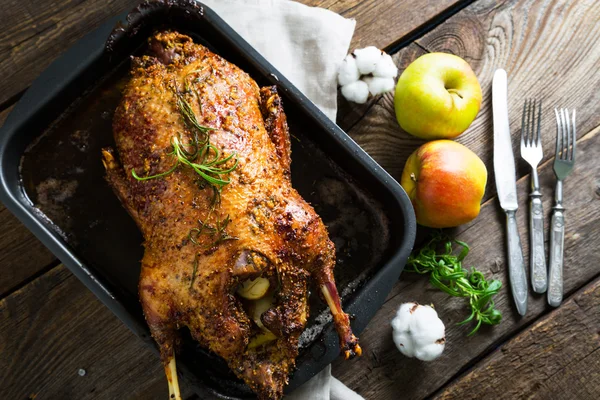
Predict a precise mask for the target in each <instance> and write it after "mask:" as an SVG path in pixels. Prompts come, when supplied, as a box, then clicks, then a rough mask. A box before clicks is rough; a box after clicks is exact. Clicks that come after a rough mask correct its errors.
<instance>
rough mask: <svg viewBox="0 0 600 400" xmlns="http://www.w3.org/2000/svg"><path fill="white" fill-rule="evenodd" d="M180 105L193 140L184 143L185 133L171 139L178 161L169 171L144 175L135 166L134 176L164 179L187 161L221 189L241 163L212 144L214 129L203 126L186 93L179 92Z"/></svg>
mask: <svg viewBox="0 0 600 400" xmlns="http://www.w3.org/2000/svg"><path fill="white" fill-rule="evenodd" d="M177 107H178V109H179V111H180V113H181V115H182V116H183V118H184V120H185V122H186V125H188V127H189V128H190V130H191V131H192V140H191V142H190V143H188V144H184V143H183V141H182V139H181V134H179V135H178V136H177V137H173V138H172V139H171V151H170V152H169V153H168V155H170V156H173V157H175V163H174V164H173V166H172V167H171V168H169V169H168V170H167V171H165V172H161V173H159V174H155V175H150V176H144V177H140V176H139V175H138V174H137V173H136V172H135V169H132V170H131V175H132V176H133V177H134V178H135V179H137V180H138V181H146V180H149V179H156V178H161V177H164V176H167V175H169V174H171V173H173V172H175V170H176V169H177V168H178V167H179V166H180V165H182V164H183V165H186V166H188V167H190V168H192V169H193V170H194V171H195V172H196V173H197V174H198V175H200V177H201V178H202V179H204V180H205V181H206V182H207V183H208V184H210V185H211V186H213V187H214V188H216V189H217V190H218V191H220V190H221V189H222V188H223V186H225V185H227V184H229V182H230V180H229V179H228V178H223V175H227V174H229V173H231V172H232V171H233V170H234V169H236V167H237V165H238V159H237V157H236V154H235V153H231V154H229V155H228V156H225V155H221V152H220V150H219V149H218V148H217V147H216V146H214V145H213V144H211V143H210V140H209V139H210V138H209V132H210V131H211V130H213V128H210V127H206V126H203V125H201V124H200V123H199V122H198V119H197V118H196V114H195V113H194V110H193V109H192V107H191V105H190V103H188V102H187V101H186V100H185V99H184V98H183V96H180V95H177ZM186 147H187V148H186ZM232 159H233V160H235V162H234V163H233V165H232V166H230V167H223V165H224V164H226V163H227V162H229V161H230V160H232Z"/></svg>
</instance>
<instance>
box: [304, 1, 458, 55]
mask: <svg viewBox="0 0 600 400" xmlns="http://www.w3.org/2000/svg"><path fill="white" fill-rule="evenodd" d="M300 2H301V3H304V4H307V5H310V6H315V7H323V8H327V9H329V10H331V11H334V12H336V13H338V14H341V15H343V16H344V17H346V18H354V19H356V29H355V31H354V37H353V38H352V44H351V48H352V49H355V48H361V47H365V46H375V47H378V48H380V49H383V48H386V47H388V46H390V45H392V44H393V43H395V42H396V41H398V40H400V39H402V38H403V37H405V36H408V35H410V34H411V33H413V32H414V31H415V30H418V29H419V28H422V27H423V26H424V25H426V24H427V22H428V21H430V20H433V19H435V18H436V17H438V16H440V15H443V14H444V13H445V12H447V11H448V10H451V9H453V8H456V7H460V6H461V5H463V4H466V3H468V1H465V0H462V1H461V0H437V1H419V2H415V1H411V0H358V1H357V0H302V1H300Z"/></svg>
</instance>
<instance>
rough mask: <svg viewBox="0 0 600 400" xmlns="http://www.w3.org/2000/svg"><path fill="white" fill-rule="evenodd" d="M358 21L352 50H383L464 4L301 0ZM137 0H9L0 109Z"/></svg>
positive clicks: (2, 23) (453, 0) (1, 16)
mask: <svg viewBox="0 0 600 400" xmlns="http://www.w3.org/2000/svg"><path fill="white" fill-rule="evenodd" d="M300 2H301V3H305V4H308V5H311V6H319V7H324V8H328V9H331V10H332V11H335V12H338V13H340V14H342V15H344V16H345V17H347V18H355V19H356V20H357V28H356V33H355V35H354V40H353V42H352V46H353V47H362V46H366V45H375V46H378V47H385V46H388V45H390V44H392V43H393V42H395V41H396V40H398V39H400V38H402V37H403V36H405V35H407V34H409V33H411V32H413V31H414V30H416V29H418V28H419V27H421V26H423V25H424V24H426V23H427V22H428V21H429V20H430V19H432V18H434V17H435V16H436V15H438V14H439V13H441V12H443V11H445V10H446V9H448V8H449V7H452V6H455V5H456V4H458V3H460V2H461V0H440V1H428V2H426V3H424V5H423V4H421V5H419V6H418V7H415V5H414V2H413V1H411V0H400V1H399V0H361V1H356V0H342V1H333V0H303V1H300ZM138 3H140V1H138V0H110V1H98V0H61V1H42V2H39V1H35V0H22V1H10V2H8V3H7V4H3V5H2V7H3V9H2V13H0V27H2V29H0V76H2V79H1V80H0V104H3V103H5V102H7V101H10V99H13V98H14V96H16V95H17V94H18V93H20V92H22V91H23V90H25V89H26V88H27V87H28V86H29V85H30V84H31V82H32V81H33V80H34V79H35V78H36V77H37V76H38V75H39V74H40V73H41V72H42V71H43V70H44V69H45V68H46V67H47V66H48V65H49V64H50V63H51V62H52V61H53V60H54V59H55V58H56V57H58V56H59V55H60V54H62V53H63V52H64V51H65V50H66V49H68V48H69V47H70V46H71V45H72V44H73V43H75V42H76V41H77V40H78V39H80V38H81V37H82V36H84V35H85V34H86V33H88V32H91V31H92V30H93V29H94V28H96V27H98V26H99V25H101V24H102V23H103V22H104V21H106V20H107V19H109V18H110V17H112V16H114V15H117V14H119V13H121V12H123V11H126V10H128V9H131V8H132V7H134V6H135V5H137V4H138Z"/></svg>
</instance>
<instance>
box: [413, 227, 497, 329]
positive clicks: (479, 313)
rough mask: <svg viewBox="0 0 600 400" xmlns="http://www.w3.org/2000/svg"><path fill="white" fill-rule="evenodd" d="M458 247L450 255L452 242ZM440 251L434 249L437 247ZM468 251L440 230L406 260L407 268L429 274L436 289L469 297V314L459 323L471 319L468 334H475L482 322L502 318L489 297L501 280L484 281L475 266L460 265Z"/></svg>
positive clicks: (465, 245)
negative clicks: (469, 268)
mask: <svg viewBox="0 0 600 400" xmlns="http://www.w3.org/2000/svg"><path fill="white" fill-rule="evenodd" d="M453 244H457V245H459V246H461V247H462V249H461V251H460V253H459V254H458V255H454V252H453V248H452V245H453ZM439 248H442V249H443V250H442V251H440V252H438V249H439ZM467 254H469V246H468V245H467V244H466V243H464V242H461V241H459V240H455V239H452V238H450V237H448V236H447V235H444V234H443V233H440V232H438V233H434V234H433V235H432V238H431V240H430V241H429V242H428V243H427V244H426V245H425V246H424V247H422V248H421V249H420V250H419V251H418V252H413V254H411V255H410V257H409V258H408V261H407V264H406V265H407V271H412V272H417V273H419V274H430V276H429V282H430V283H431V284H432V285H433V286H435V287H436V288H438V289H440V290H442V291H444V292H446V293H447V294H449V295H450V296H454V297H466V298H468V299H469V305H470V307H471V315H469V317H467V318H466V319H465V320H464V321H462V322H459V323H458V324H459V325H463V324H466V323H468V322H471V321H473V320H475V321H477V324H476V325H475V328H474V329H473V330H472V331H471V332H470V333H469V335H468V336H471V335H473V334H475V333H476V332H477V331H478V330H479V328H480V327H481V325H482V324H486V325H497V324H499V323H500V321H501V320H502V313H500V311H498V310H497V309H496V308H495V307H494V301H493V299H492V298H493V296H494V295H496V294H497V293H498V292H499V291H500V288H501V287H502V283H501V282H500V281H498V280H495V279H493V280H490V281H488V280H486V279H485V276H484V275H483V274H482V273H481V272H480V271H478V270H476V269H475V268H473V267H472V268H471V272H469V271H468V270H466V269H464V268H463V267H462V261H463V259H464V258H465V257H466V256H467Z"/></svg>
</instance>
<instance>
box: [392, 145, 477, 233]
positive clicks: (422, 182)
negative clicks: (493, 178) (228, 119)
mask: <svg viewBox="0 0 600 400" xmlns="http://www.w3.org/2000/svg"><path fill="white" fill-rule="evenodd" d="M486 182H487V169H486V168H485V165H484V164H483V161H481V159H480V158H479V157H477V155H476V154H475V153H473V152H472V151H471V150H469V149H467V148H466V147H465V146H463V145H462V144H459V143H456V142H453V141H451V140H434V141H432V142H428V143H425V144H424V145H422V146H421V147H419V148H418V149H417V150H415V152H414V153H412V154H411V155H410V157H408V160H406V165H405V166H404V171H403V172H402V179H401V180H400V184H401V185H402V187H403V188H404V190H406V193H408V196H409V197H410V200H411V201H412V204H413V207H414V209H415V214H416V216H417V222H418V223H419V224H421V225H423V226H428V227H431V228H449V227H453V226H458V225H462V224H464V223H467V222H469V221H471V220H473V219H474V218H475V217H477V215H479V208H480V204H481V198H482V197H483V192H484V191H485V184H486Z"/></svg>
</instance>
